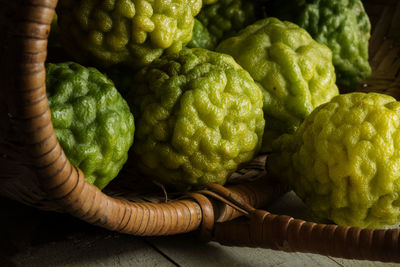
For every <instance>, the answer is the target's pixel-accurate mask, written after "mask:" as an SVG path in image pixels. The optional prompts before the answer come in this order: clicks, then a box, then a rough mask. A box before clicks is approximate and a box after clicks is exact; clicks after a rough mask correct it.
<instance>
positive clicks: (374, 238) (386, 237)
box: [213, 210, 400, 262]
mask: <svg viewBox="0 0 400 267" xmlns="http://www.w3.org/2000/svg"><path fill="white" fill-rule="evenodd" d="M249 218H250V221H249V222H247V223H243V222H227V223H219V224H216V225H215V229H214V236H213V240H214V241H217V242H219V243H221V244H223V245H229V246H246V247H261V248H270V249H275V250H283V251H288V252H296V251H297V252H310V253H317V254H322V255H329V256H334V257H341V258H349V259H364V260H378V261H384V262H400V244H399V243H400V229H387V230H383V229H363V228H357V227H349V226H338V225H328V224H317V223H313V222H306V221H303V220H298V219H294V218H292V217H290V216H285V215H275V214H271V213H269V212H267V211H263V210H254V211H253V212H251V214H250V215H249Z"/></svg>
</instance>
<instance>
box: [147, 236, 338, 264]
mask: <svg viewBox="0 0 400 267" xmlns="http://www.w3.org/2000/svg"><path fill="white" fill-rule="evenodd" d="M147 240H148V241H149V242H151V243H152V244H154V246H155V247H157V248H158V249H159V250H160V251H162V252H163V253H165V254H166V255H167V256H169V257H170V258H172V259H174V261H175V262H176V263H177V264H178V265H180V266H193V267H196V266H199V267H203V266H211V267H213V266H232V267H233V266H266V267H268V266H340V264H338V263H337V262H336V261H334V260H332V259H330V258H328V257H325V256H320V255H315V254H311V253H287V252H283V251H275V250H271V249H260V248H243V247H227V246H222V245H220V244H218V243H215V242H210V243H207V244H204V243H200V242H198V241H197V240H196V238H195V236H193V235H181V236H174V237H168V238H166V237H165V238H154V237H149V238H147Z"/></svg>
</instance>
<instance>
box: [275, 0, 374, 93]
mask: <svg viewBox="0 0 400 267" xmlns="http://www.w3.org/2000/svg"><path fill="white" fill-rule="evenodd" d="M268 11H269V13H268V14H269V15H271V16H274V17H278V18H280V19H282V20H289V21H292V22H294V23H296V24H298V25H299V26H300V27H302V28H304V29H306V30H307V31H308V32H309V33H310V34H311V36H312V37H313V38H314V39H315V40H316V41H318V42H321V43H323V44H326V45H327V46H328V47H329V48H330V49H331V50H332V52H333V64H334V66H335V69H336V76H337V84H338V86H339V89H340V90H341V91H343V92H348V91H354V90H356V89H357V88H359V87H360V86H361V85H362V84H363V83H364V82H365V79H366V78H367V77H369V76H370V75H371V67H370V65H369V62H368V40H369V38H370V35H371V34H370V32H371V24H370V21H369V18H368V15H367V13H366V12H365V10H364V6H363V4H362V2H361V0H302V1H297V0H289V1H281V0H276V1H272V4H271V6H270V7H268Z"/></svg>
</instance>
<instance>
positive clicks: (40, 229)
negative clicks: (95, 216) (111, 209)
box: [0, 198, 175, 267]
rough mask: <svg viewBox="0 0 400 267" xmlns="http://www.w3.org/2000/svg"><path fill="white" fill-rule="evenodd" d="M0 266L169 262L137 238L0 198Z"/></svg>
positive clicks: (151, 264) (151, 263)
mask: <svg viewBox="0 0 400 267" xmlns="http://www.w3.org/2000/svg"><path fill="white" fill-rule="evenodd" d="M0 209H1V210H2V220H0V266H4V267H8V266H29V267H31V266H40V267H42V266H71V267H72V266H155V265H157V266H175V265H174V264H173V263H171V261H170V260H169V259H168V258H166V257H164V256H163V255H162V254H160V253H159V252H158V251H156V250H155V249H154V248H153V247H151V246H150V245H149V244H148V243H146V242H145V241H144V240H143V239H142V238H140V237H135V236H129V235H123V234H119V233H115V232H111V231H107V230H104V229H102V228H99V227H95V226H93V225H90V224H87V223H85V222H82V221H80V220H78V219H75V218H73V217H72V216H69V215H66V214H59V213H54V212H44V211H39V210H36V209H33V208H30V207H27V206H24V205H21V204H18V203H16V202H13V201H10V200H6V199H2V198H0Z"/></svg>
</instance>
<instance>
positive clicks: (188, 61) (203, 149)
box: [128, 48, 265, 190]
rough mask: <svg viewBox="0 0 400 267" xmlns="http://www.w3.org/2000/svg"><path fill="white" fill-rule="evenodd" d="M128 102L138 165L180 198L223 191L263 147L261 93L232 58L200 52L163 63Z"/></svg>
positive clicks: (139, 79) (141, 79)
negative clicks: (214, 187) (185, 193)
mask: <svg viewBox="0 0 400 267" xmlns="http://www.w3.org/2000/svg"><path fill="white" fill-rule="evenodd" d="M128 99H129V100H128V103H130V104H131V107H132V110H133V114H134V116H135V118H136V123H137V124H136V134H135V144H136V145H135V147H134V149H133V152H134V154H135V155H134V159H133V160H134V161H135V162H137V164H138V167H139V168H140V169H141V170H142V171H143V172H144V173H146V174H148V175H150V176H151V177H154V178H156V179H158V180H159V181H160V182H161V183H163V184H166V185H170V186H173V187H175V188H176V189H178V190H187V189H190V188H196V187H199V186H201V185H205V184H208V183H219V184H224V183H225V182H226V180H227V177H228V176H229V174H231V173H232V172H234V171H235V170H236V169H237V168H238V166H239V164H241V163H244V162H247V161H250V160H251V159H252V158H253V157H254V156H255V155H256V153H257V152H258V150H259V148H260V146H261V141H262V134H263V130H264V124H265V122H264V118H263V111H262V93H261V90H260V88H259V87H258V86H257V84H256V83H255V82H254V80H253V79H252V78H251V76H250V75H249V74H248V72H247V71H245V70H244V69H243V68H241V67H240V66H239V65H238V64H237V63H236V62H235V61H234V60H233V59H232V57H230V56H228V55H225V54H220V53H215V52H211V51H209V50H206V49H201V48H197V49H196V48H195V49H184V50H182V51H181V52H180V53H178V54H174V55H171V56H166V57H162V58H160V59H159V60H157V61H155V62H153V63H152V64H151V65H150V66H148V67H147V68H145V69H143V70H142V71H141V72H139V73H138V74H137V76H136V78H135V81H134V83H133V84H132V88H131V92H130V96H129V98H128Z"/></svg>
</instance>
